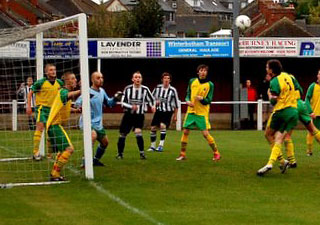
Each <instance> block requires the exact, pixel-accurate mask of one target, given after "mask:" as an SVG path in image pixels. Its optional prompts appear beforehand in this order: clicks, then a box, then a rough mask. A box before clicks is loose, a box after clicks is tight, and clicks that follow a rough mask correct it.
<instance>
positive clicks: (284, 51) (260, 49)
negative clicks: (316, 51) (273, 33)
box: [239, 38, 298, 57]
mask: <svg viewBox="0 0 320 225" xmlns="http://www.w3.org/2000/svg"><path fill="white" fill-rule="evenodd" d="M239 53H240V56H247V57H296V56H297V55H298V40H297V39H289V38H288V39H287V38H277V39H275V38H259V39H258V38H241V39H240V41H239Z"/></svg>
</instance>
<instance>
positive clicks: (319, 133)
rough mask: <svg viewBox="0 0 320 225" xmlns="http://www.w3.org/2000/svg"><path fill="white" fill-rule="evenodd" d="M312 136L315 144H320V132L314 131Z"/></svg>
mask: <svg viewBox="0 0 320 225" xmlns="http://www.w3.org/2000/svg"><path fill="white" fill-rule="evenodd" d="M312 135H313V136H314V137H315V139H316V140H317V142H319V143H320V131H319V130H317V129H316V131H314V132H313V134H312Z"/></svg>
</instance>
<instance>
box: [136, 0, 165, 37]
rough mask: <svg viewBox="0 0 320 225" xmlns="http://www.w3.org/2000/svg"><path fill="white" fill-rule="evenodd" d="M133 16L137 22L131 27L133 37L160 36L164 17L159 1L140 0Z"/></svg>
mask: <svg viewBox="0 0 320 225" xmlns="http://www.w3.org/2000/svg"><path fill="white" fill-rule="evenodd" d="M132 15H133V18H134V21H135V22H134V23H132V24H131V25H132V26H131V27H130V35H131V36H136V35H141V36H143V37H155V36H158V35H159V34H160V32H161V28H162V27H163V23H164V19H163V17H164V15H163V11H162V9H161V6H160V5H159V3H158V1H157V0H140V1H139V3H138V5H137V6H136V7H135V8H134V9H133V11H132Z"/></svg>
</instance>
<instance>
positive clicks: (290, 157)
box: [284, 138, 296, 163]
mask: <svg viewBox="0 0 320 225" xmlns="http://www.w3.org/2000/svg"><path fill="white" fill-rule="evenodd" d="M284 146H285V148H286V152H287V157H288V161H289V162H290V163H295V162H296V158H295V155H294V145H293V142H292V139H291V138H290V139H286V140H284Z"/></svg>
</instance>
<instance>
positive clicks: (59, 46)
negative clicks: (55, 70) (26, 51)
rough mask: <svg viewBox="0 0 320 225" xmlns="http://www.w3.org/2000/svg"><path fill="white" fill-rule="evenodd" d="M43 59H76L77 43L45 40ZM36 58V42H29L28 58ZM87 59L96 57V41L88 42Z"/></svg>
mask: <svg viewBox="0 0 320 225" xmlns="http://www.w3.org/2000/svg"><path fill="white" fill-rule="evenodd" d="M43 43H44V44H43V52H44V58H53V59H54V58H78V57H79V42H78V41H75V40H71V41H68V40H46V41H44V42H43ZM35 56H36V42H35V41H30V58H35ZM88 57H89V58H94V57H97V41H88Z"/></svg>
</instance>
